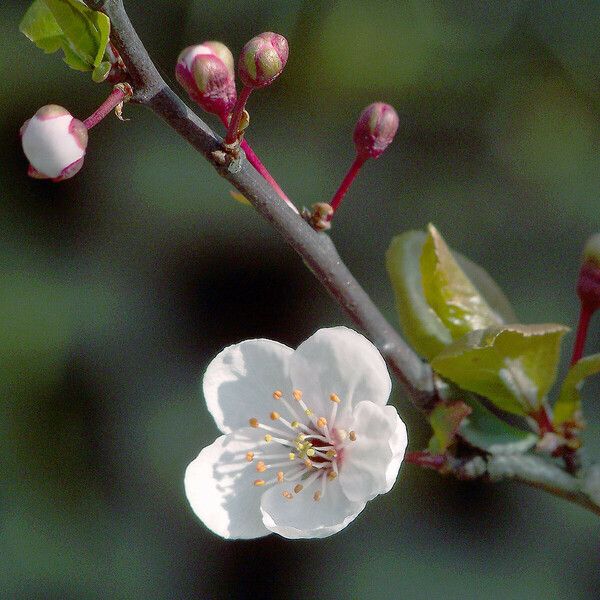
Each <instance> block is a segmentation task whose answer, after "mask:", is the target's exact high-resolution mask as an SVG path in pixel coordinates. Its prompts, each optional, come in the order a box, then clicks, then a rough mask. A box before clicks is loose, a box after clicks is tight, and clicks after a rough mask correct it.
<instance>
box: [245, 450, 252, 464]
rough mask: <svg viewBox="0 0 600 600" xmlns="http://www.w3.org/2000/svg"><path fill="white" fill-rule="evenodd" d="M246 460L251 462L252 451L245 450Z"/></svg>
mask: <svg viewBox="0 0 600 600" xmlns="http://www.w3.org/2000/svg"><path fill="white" fill-rule="evenodd" d="M246 460H247V461H248V462H252V461H253V460H254V452H246Z"/></svg>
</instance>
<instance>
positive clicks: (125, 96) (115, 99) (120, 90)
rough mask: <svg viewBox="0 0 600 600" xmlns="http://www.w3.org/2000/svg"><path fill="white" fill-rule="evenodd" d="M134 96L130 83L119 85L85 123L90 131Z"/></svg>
mask: <svg viewBox="0 0 600 600" xmlns="http://www.w3.org/2000/svg"><path fill="white" fill-rule="evenodd" d="M131 96H133V89H132V88H131V86H130V85H129V84H128V83H118V84H117V85H115V87H114V88H113V90H112V92H111V93H110V94H109V96H108V98H107V99H106V100H105V101H104V102H103V103H102V104H101V105H100V106H99V107H98V108H97V109H96V110H95V111H94V112H93V113H92V114H91V115H90V116H89V117H88V118H87V119H86V120H85V121H84V122H83V124H84V125H85V126H86V128H87V129H88V130H90V129H91V128H92V127H95V126H96V125H98V123H100V121H102V119H104V118H105V117H106V116H107V115H108V114H109V113H110V112H111V111H112V110H115V109H117V110H119V107H120V106H122V105H123V103H124V102H127V101H128V100H129V99H130V98H131Z"/></svg>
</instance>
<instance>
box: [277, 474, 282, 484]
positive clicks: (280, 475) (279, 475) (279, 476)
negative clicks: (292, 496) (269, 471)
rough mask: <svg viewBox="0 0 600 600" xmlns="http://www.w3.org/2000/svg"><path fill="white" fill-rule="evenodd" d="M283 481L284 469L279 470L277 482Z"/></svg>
mask: <svg viewBox="0 0 600 600" xmlns="http://www.w3.org/2000/svg"><path fill="white" fill-rule="evenodd" d="M282 481H283V471H277V483H281V482H282Z"/></svg>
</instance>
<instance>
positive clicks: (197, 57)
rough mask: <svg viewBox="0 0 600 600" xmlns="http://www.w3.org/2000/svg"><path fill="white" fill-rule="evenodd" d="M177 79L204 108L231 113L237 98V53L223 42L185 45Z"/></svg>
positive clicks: (180, 56)
mask: <svg viewBox="0 0 600 600" xmlns="http://www.w3.org/2000/svg"><path fill="white" fill-rule="evenodd" d="M175 76H176V78H177V81H179V83H180V84H181V85H182V86H183V88H184V89H185V91H186V92H187V93H188V94H189V96H190V98H192V100H194V102H197V103H198V104H199V105H200V106H201V107H202V108H203V109H204V110H206V111H208V112H211V113H214V114H217V115H219V116H225V115H228V114H229V113H230V112H231V109H232V108H233V105H234V104H235V101H236V97H237V94H236V90H235V79H234V67H233V55H232V54H231V52H230V51H229V48H227V46H225V45H224V44H221V42H204V43H203V44H198V45H196V46H188V47H187V48H185V49H184V50H183V51H182V52H181V53H180V54H179V58H178V59H177V66H176V68H175Z"/></svg>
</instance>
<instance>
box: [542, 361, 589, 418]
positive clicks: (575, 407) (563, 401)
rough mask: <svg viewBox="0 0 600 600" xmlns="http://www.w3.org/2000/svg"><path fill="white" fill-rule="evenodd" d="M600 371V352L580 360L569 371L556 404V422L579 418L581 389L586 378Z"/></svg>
mask: <svg viewBox="0 0 600 600" xmlns="http://www.w3.org/2000/svg"><path fill="white" fill-rule="evenodd" d="M596 373H600V354H591V355H590V356H585V357H584V358H582V359H580V360H578V361H577V362H576V363H575V364H574V365H573V366H572V367H571V368H570V369H569V372H568V373H567V376H566V377H565V379H564V381H563V383H562V387H561V388H560V395H559V396H558V400H557V401H556V404H555V405H554V419H553V421H554V424H555V425H560V424H562V423H564V422H565V421H571V420H573V419H576V418H577V414H578V413H579V412H580V411H581V395H580V393H579V390H580V389H581V386H582V385H583V383H584V381H585V379H586V378H587V377H590V376H591V375H596Z"/></svg>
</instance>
